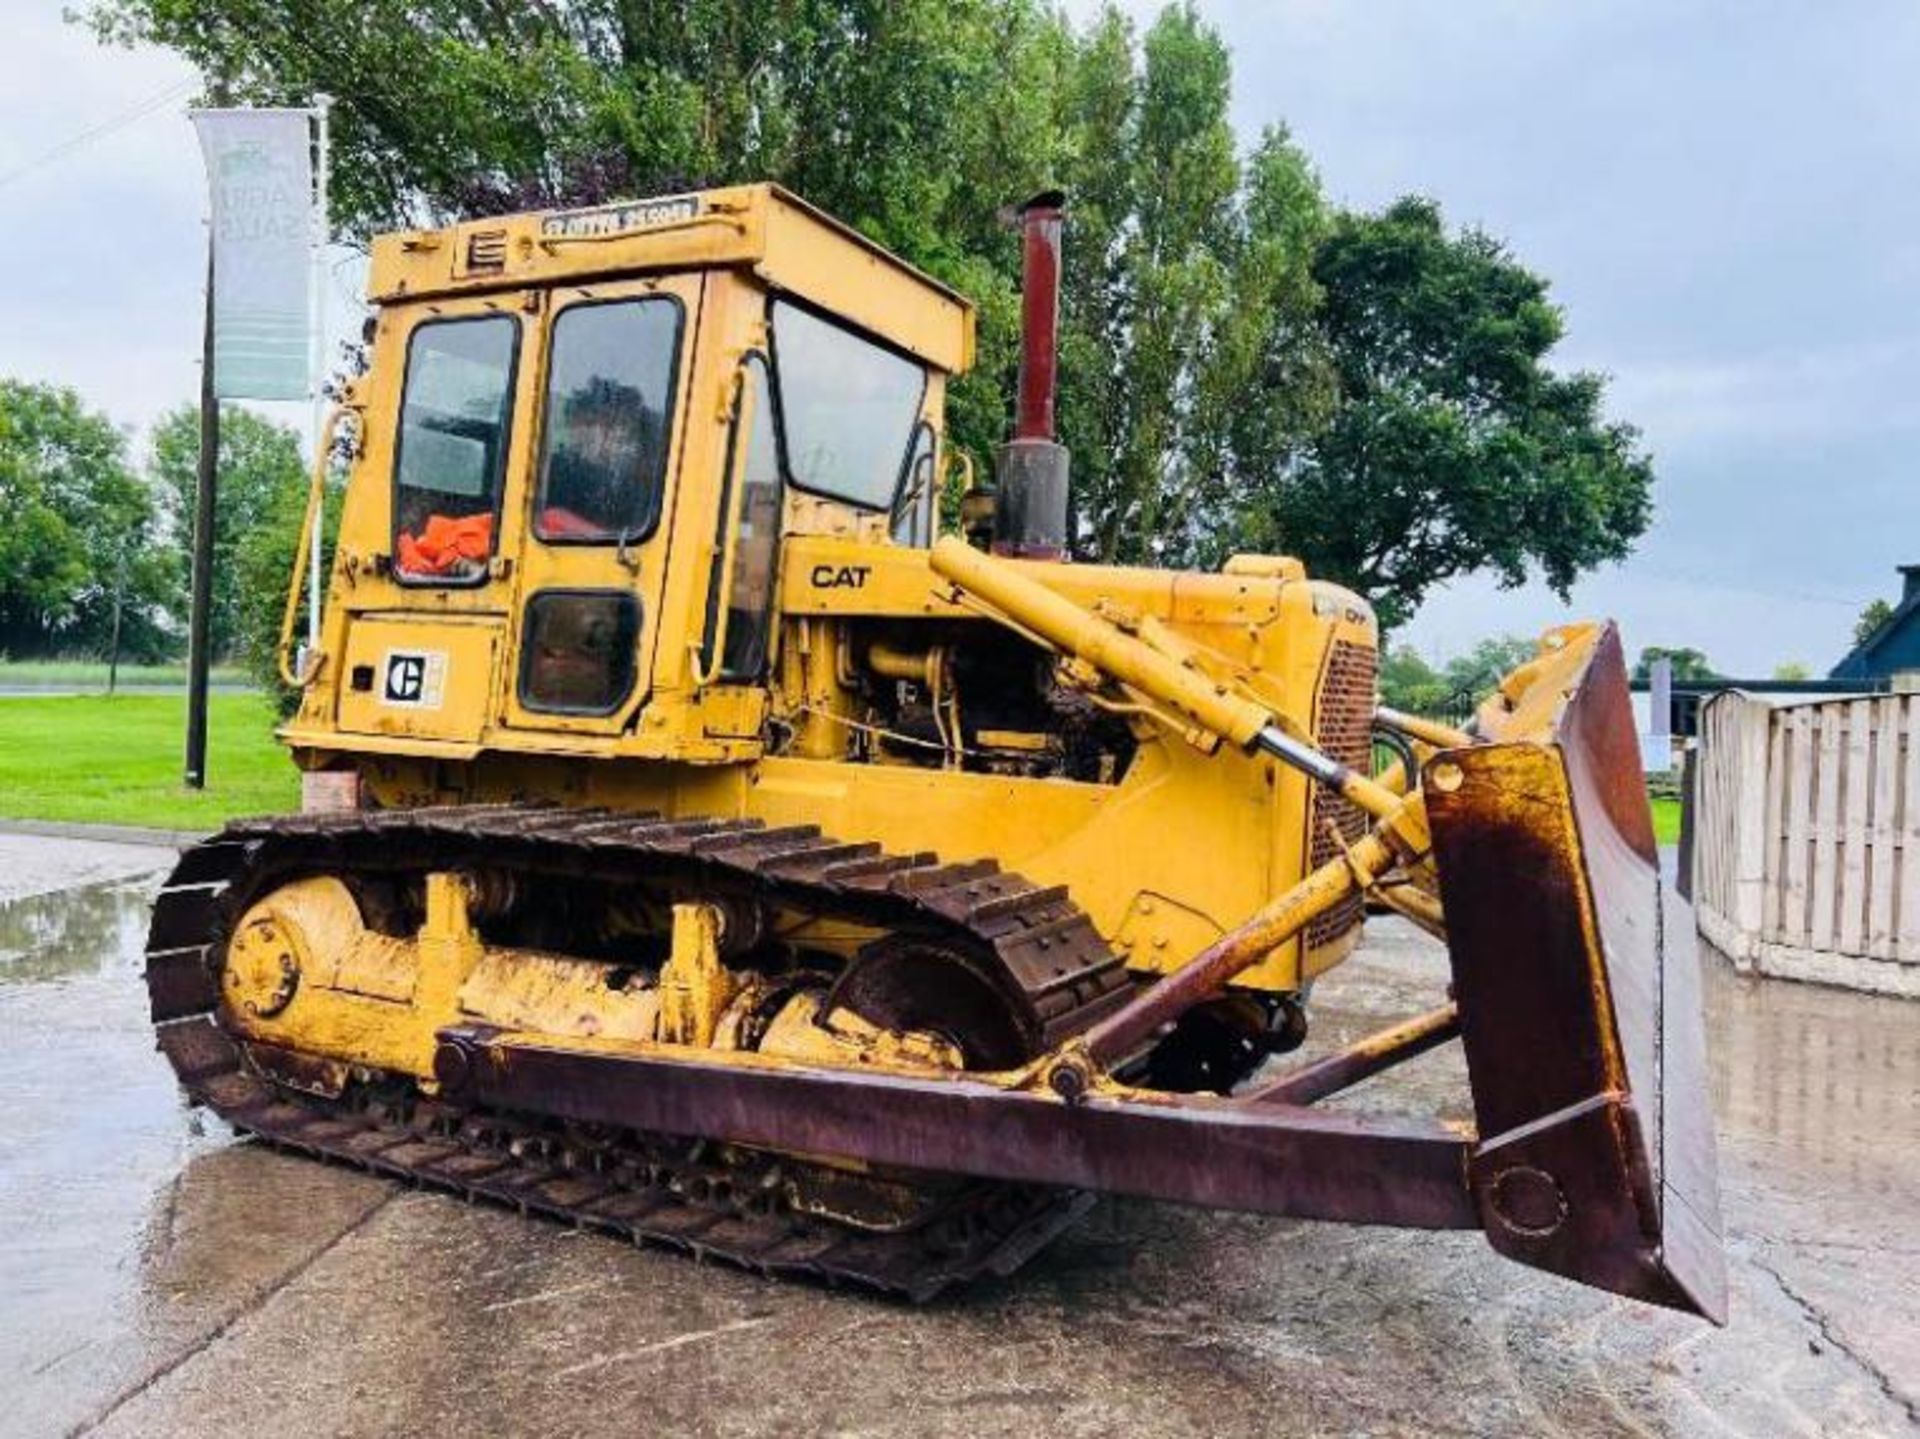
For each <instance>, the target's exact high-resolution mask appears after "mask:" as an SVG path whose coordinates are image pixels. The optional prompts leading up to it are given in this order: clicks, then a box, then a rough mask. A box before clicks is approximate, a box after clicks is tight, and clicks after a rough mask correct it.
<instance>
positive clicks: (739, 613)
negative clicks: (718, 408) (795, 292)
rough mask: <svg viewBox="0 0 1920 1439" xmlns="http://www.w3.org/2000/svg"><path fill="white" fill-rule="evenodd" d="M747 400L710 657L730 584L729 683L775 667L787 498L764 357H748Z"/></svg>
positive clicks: (711, 581) (710, 586)
mask: <svg viewBox="0 0 1920 1439" xmlns="http://www.w3.org/2000/svg"><path fill="white" fill-rule="evenodd" d="M741 398H742V406H741V411H740V413H738V414H736V415H735V416H734V422H733V436H732V439H731V440H730V441H729V443H728V447H727V476H728V479H727V484H726V486H725V488H724V490H723V492H722V495H721V501H720V527H719V529H718V531H717V532H716V533H715V535H714V542H713V561H712V566H711V569H710V570H709V572H708V583H707V623H706V656H707V663H709V664H711V663H712V662H713V646H714V641H715V639H716V637H717V636H718V631H719V627H720V619H721V604H722V602H723V596H722V594H721V589H722V586H723V584H725V587H726V594H725V595H724V603H725V606H726V611H725V614H726V640H725V643H724V645H723V646H722V648H721V652H720V666H719V674H720V677H721V678H723V679H730V680H756V679H758V678H759V677H760V676H761V674H762V673H763V672H764V671H765V669H766V667H767V640H768V630H769V627H770V622H771V618H772V609H773V582H774V579H775V573H774V572H775V570H776V568H777V566H778V563H779V559H780V511H781V500H782V497H783V490H782V487H781V479H780V443H779V431H778V429H777V427H776V423H775V416H774V413H773V394H772V386H770V385H769V384H768V383H767V367H766V363H765V361H764V360H762V359H761V357H760V356H759V355H749V356H748V357H747V362H746V374H745V378H744V383H743V385H742V389H741ZM743 421H744V425H743ZM742 445H745V446H746V453H745V454H742V453H741V452H740V446H742ZM735 484H738V485H740V486H741V492H740V503H739V506H738V527H737V529H736V530H735V532H734V542H733V576H732V580H731V582H730V583H728V582H727V581H726V580H725V577H724V576H723V575H722V573H721V571H722V568H723V566H724V565H725V563H726V549H727V529H728V526H729V525H732V524H734V521H735V506H734V502H733V501H734V493H733V487H734V485H735Z"/></svg>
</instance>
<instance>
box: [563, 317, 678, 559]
mask: <svg viewBox="0 0 1920 1439" xmlns="http://www.w3.org/2000/svg"><path fill="white" fill-rule="evenodd" d="M680 328H681V309H680V303H679V301H677V300H675V299H672V298H669V297H666V296H656V297H651V298H647V299H642V300H618V301H612V302H607V303H597V304H581V305H573V306H570V307H569V308H567V309H565V310H562V311H561V312H560V315H559V317H558V318H557V319H556V320H555V321H554V322H553V340H552V345H551V352H550V355H549V359H548V367H547V402H546V419H545V424H546V433H545V436H544V438H543V440H542V442H541V447H540V493H539V500H538V503H537V504H536V506H535V509H534V522H533V530H534V533H535V534H536V535H538V536H539V537H540V538H541V539H542V540H545V541H547V542H548V543H551V544H608V543H613V542H618V541H630V540H635V539H641V538H644V537H645V536H646V535H648V534H649V533H651V532H652V530H653V527H654V525H655V524H656V523H657V522H658V521H659V518H660V499H661V493H662V491H663V489H664V488H665V484H666V473H667V441H668V430H669V427H670V424H671V416H672V413H673V387H674V376H675V375H676V374H677V372H678V368H679V365H678V359H679V350H680Z"/></svg>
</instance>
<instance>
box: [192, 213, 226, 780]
mask: <svg viewBox="0 0 1920 1439" xmlns="http://www.w3.org/2000/svg"><path fill="white" fill-rule="evenodd" d="M219 471H220V400H219V398H218V397H217V396H216V395H215V393H214V387H213V229H212V227H211V224H209V227H208V229H207V303H206V313H205V317H204V319H203V321H202V328H201V334H200V464H199V473H198V476H197V484H196V486H195V489H194V504H193V599H192V608H191V611H190V614H189V618H188V621H187V772H186V782H187V787H188V788H189V789H205V788H206V784H207V669H208V664H209V656H208V653H207V647H208V643H209V641H210V640H211V638H212V635H211V624H210V622H211V618H212V616H211V611H212V608H213V516H214V498H215V490H216V488H217V486H218V483H219Z"/></svg>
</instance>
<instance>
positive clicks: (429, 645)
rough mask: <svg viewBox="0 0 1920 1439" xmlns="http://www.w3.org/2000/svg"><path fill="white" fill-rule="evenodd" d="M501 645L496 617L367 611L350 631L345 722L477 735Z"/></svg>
mask: <svg viewBox="0 0 1920 1439" xmlns="http://www.w3.org/2000/svg"><path fill="white" fill-rule="evenodd" d="M499 649H500V626H499V625H498V624H497V623H494V622H492V621H487V620H459V619H454V618H452V617H449V618H447V619H443V620H437V621H436V620H432V619H424V620H423V619H414V618H412V617H407V616H361V617H359V618H358V619H356V620H355V622H354V625H353V628H352V629H351V630H349V631H348V632H347V641H346V655H345V659H344V661H343V663H342V667H341V668H342V673H343V675H344V677H345V681H346V682H345V684H344V686H343V687H342V689H341V691H340V728H341V729H342V730H344V731H347V732H348V733H354V732H359V733H363V734H373V735H387V736H404V737H407V738H409V739H428V740H458V741H467V742H471V741H473V740H477V739H479V738H480V735H481V733H482V732H483V731H484V730H485V728H486V722H487V712H488V710H489V708H490V707H491V703H492V697H493V693H494V684H495V678H494V668H495V663H496V660H497V658H498V655H499ZM363 680H364V682H365V688H361V687H360V684H361V681H363Z"/></svg>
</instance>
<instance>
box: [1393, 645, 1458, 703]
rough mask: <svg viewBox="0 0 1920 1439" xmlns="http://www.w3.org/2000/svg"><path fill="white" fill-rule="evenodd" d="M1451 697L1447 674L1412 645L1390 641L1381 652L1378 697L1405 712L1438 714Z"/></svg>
mask: <svg viewBox="0 0 1920 1439" xmlns="http://www.w3.org/2000/svg"><path fill="white" fill-rule="evenodd" d="M1451 697H1452V691H1451V687H1450V686H1449V685H1448V684H1447V680H1446V676H1444V675H1442V674H1441V673H1440V672H1439V671H1438V670H1436V669H1435V668H1434V667H1433V666H1432V665H1430V664H1428V663H1427V661H1426V657H1425V656H1424V655H1422V654H1421V653H1420V651H1418V650H1417V649H1415V648H1414V647H1413V646H1412V645H1410V644H1406V643H1404V642H1403V643H1401V644H1390V645H1387V646H1386V647H1384V648H1383V649H1382V650H1381V652H1380V700H1381V702H1382V703H1383V704H1385V705H1387V706H1389V707H1390V708H1393V709H1397V710H1401V711H1404V712H1405V713H1407V714H1426V715H1431V714H1438V713H1439V712H1440V711H1442V710H1444V709H1446V708H1447V702H1448V700H1449V699H1450V698H1451Z"/></svg>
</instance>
